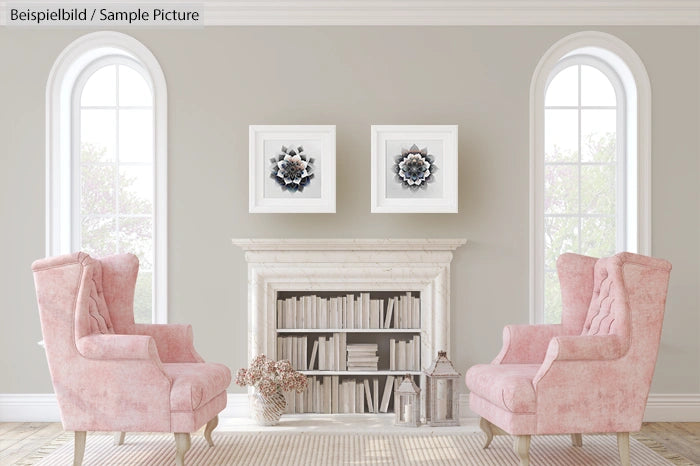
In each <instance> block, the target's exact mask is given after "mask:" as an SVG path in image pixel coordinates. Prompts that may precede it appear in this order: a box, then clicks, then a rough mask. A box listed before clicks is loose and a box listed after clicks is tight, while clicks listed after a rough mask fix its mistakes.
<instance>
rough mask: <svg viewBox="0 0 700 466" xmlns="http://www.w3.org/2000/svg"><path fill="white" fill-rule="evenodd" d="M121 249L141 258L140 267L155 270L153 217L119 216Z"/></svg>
mask: <svg viewBox="0 0 700 466" xmlns="http://www.w3.org/2000/svg"><path fill="white" fill-rule="evenodd" d="M119 251H120V252H130V253H132V254H135V255H137V256H138V258H139V268H140V269H144V270H153V219H152V218H151V217H150V216H149V217H120V218H119Z"/></svg>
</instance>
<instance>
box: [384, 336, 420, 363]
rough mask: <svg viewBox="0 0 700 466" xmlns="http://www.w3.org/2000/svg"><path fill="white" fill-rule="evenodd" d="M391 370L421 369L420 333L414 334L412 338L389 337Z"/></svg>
mask: <svg viewBox="0 0 700 466" xmlns="http://www.w3.org/2000/svg"><path fill="white" fill-rule="evenodd" d="M389 370H391V371H419V370H421V367H420V336H419V335H414V336H413V338H412V339H411V340H401V339H395V338H390V339H389Z"/></svg>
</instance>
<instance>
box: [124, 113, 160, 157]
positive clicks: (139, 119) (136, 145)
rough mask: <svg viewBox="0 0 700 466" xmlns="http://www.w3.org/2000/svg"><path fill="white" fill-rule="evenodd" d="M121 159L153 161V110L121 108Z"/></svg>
mask: <svg viewBox="0 0 700 466" xmlns="http://www.w3.org/2000/svg"><path fill="white" fill-rule="evenodd" d="M119 161H120V162H140V163H153V111H152V110H119Z"/></svg>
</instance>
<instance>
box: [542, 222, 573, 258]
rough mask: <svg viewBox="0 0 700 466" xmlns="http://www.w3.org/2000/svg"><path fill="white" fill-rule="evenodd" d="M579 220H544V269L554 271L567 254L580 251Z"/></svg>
mask: <svg viewBox="0 0 700 466" xmlns="http://www.w3.org/2000/svg"><path fill="white" fill-rule="evenodd" d="M578 228H579V226H578V218H577V217H545V218H544V267H545V269H550V270H554V269H556V266H557V259H558V258H559V256H560V255H562V254H564V253H565V252H577V251H578V236H579V233H578Z"/></svg>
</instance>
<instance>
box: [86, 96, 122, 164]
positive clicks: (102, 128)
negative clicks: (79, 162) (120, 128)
mask: <svg viewBox="0 0 700 466" xmlns="http://www.w3.org/2000/svg"><path fill="white" fill-rule="evenodd" d="M116 132H117V112H116V110H94V109H93V110H85V109H83V110H81V112H80V147H81V148H82V147H84V145H85V144H89V145H91V146H92V149H91V152H90V153H91V154H94V155H95V157H97V160H99V161H103V162H107V161H111V160H114V154H115V152H116ZM81 155H82V154H81Z"/></svg>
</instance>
